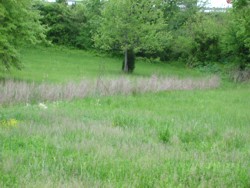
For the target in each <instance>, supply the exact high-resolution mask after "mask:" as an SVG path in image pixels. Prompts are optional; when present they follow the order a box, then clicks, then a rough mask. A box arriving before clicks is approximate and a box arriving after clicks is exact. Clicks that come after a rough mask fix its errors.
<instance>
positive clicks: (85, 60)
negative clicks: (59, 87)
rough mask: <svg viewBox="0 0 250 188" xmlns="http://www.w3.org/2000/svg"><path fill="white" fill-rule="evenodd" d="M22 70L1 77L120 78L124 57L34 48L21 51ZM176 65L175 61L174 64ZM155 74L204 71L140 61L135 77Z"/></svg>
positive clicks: (187, 74)
mask: <svg viewBox="0 0 250 188" xmlns="http://www.w3.org/2000/svg"><path fill="white" fill-rule="evenodd" d="M21 58H22V64H23V66H24V68H23V70H22V71H18V70H14V69H13V70H11V73H5V74H3V73H0V78H1V77H2V78H3V77H4V78H9V79H16V80H27V81H35V82H43V81H45V82H67V81H69V80H75V81H80V80H82V79H86V78H93V79H94V78H97V77H99V76H108V77H117V76H120V75H121V73H122V72H121V65H122V57H120V58H119V57H116V58H113V57H109V56H107V55H104V54H103V55H102V54H97V53H94V52H92V53H91V52H86V51H80V50H70V49H66V48H59V47H53V48H52V47H50V48H43V47H34V48H32V49H30V48H28V49H23V50H22V52H21ZM173 64H175V65H174V66H173ZM152 74H157V75H164V76H178V77H191V76H192V77H201V76H203V74H202V73H200V72H199V71H194V70H191V69H188V68H186V67H184V66H183V65H182V64H178V63H177V62H176V63H174V62H173V63H171V64H166V63H165V64H163V63H155V64H152V63H148V62H147V61H145V60H139V61H137V63H136V69H135V72H134V74H133V75H131V76H135V77H136V76H151V75H152Z"/></svg>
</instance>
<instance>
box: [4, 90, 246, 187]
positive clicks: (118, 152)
mask: <svg viewBox="0 0 250 188" xmlns="http://www.w3.org/2000/svg"><path fill="white" fill-rule="evenodd" d="M46 105H47V106H48V109H46V110H45V109H41V108H39V106H38V105H28V106H24V105H19V106H9V107H8V108H3V107H0V115H1V118H5V119H15V120H17V122H18V124H17V126H16V127H14V126H10V127H9V128H8V127H6V126H5V127H3V126H2V127H1V128H0V156H1V157H0V186H1V187H20V186H21V187H22V186H23V187H81V186H83V187H84V186H85V187H199V186H204V187H249V186H250V181H249V179H250V174H249V170H250V162H249V158H250V146H249V144H248V143H249V142H250V137H249V132H250V124H249V122H250V111H249V106H250V96H249V88H238V90H235V89H226V90H225V89H217V90H210V91H196V90H194V91H169V92H160V93H148V94H143V95H141V94H136V95H129V96H127V97H126V96H113V97H98V96H96V97H94V98H92V97H90V98H86V99H84V100H75V101H72V102H64V101H57V102H54V103H48V104H46Z"/></svg>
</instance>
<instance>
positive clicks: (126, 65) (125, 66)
mask: <svg viewBox="0 0 250 188" xmlns="http://www.w3.org/2000/svg"><path fill="white" fill-rule="evenodd" d="M123 71H124V72H126V73H127V72H128V50H125V54H124V68H123Z"/></svg>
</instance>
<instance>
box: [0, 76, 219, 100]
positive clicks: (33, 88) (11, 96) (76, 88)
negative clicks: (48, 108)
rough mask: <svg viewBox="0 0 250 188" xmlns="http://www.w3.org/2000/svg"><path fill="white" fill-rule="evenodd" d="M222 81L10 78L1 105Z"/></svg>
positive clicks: (192, 86) (213, 84)
mask: <svg viewBox="0 0 250 188" xmlns="http://www.w3.org/2000/svg"><path fill="white" fill-rule="evenodd" d="M219 84H220V79H219V78H218V77H216V76H214V77H210V78H203V79H199V80H194V79H190V78H188V79H178V78H163V77H157V76H155V75H153V76H151V77H150V78H143V77H141V78H136V79H131V78H127V77H119V78H117V79H107V78H103V79H102V78H99V79H97V80H96V81H91V80H83V81H81V82H80V83H74V82H69V83H67V84H48V83H42V84H35V83H27V82H20V81H18V82H17V81H13V80H7V81H5V82H2V83H0V104H6V103H7V104H9V103H20V102H24V103H29V102H32V101H57V100H72V99H74V98H84V97H86V96H94V95H101V96H105V95H115V94H124V95H127V94H131V93H145V92H159V91H167V90H192V89H209V88H216V87H218V86H219Z"/></svg>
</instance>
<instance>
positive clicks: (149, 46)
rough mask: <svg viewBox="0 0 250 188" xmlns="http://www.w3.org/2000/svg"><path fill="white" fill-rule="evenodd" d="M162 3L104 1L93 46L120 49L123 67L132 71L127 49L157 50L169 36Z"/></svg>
mask: <svg viewBox="0 0 250 188" xmlns="http://www.w3.org/2000/svg"><path fill="white" fill-rule="evenodd" d="M161 6H162V1H161V0H151V1H149V0H109V1H107V2H105V4H104V7H103V9H102V12H101V15H102V20H101V24H100V27H99V30H98V33H97V34H96V36H95V38H94V40H95V44H96V46H97V47H100V48H101V49H104V50H121V51H122V52H123V53H124V68H123V71H124V72H132V70H129V66H128V52H131V54H133V53H132V52H139V51H150V52H154V51H159V50H162V49H163V48H164V46H165V45H166V44H167V42H168V39H169V38H170V34H169V33H168V32H167V29H166V27H167V25H166V23H165V21H164V17H163V11H162V9H161ZM131 59H133V58H131ZM131 67H133V66H131Z"/></svg>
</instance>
